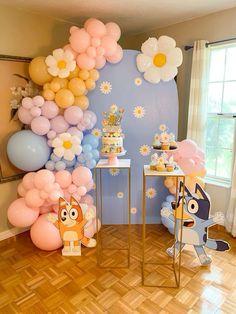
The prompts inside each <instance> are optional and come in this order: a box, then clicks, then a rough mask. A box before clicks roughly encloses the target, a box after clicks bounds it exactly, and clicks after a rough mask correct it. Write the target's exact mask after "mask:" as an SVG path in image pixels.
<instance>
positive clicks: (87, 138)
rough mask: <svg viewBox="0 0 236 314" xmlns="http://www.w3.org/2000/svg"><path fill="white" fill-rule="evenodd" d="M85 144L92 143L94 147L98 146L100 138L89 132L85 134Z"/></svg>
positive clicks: (83, 142)
mask: <svg viewBox="0 0 236 314" xmlns="http://www.w3.org/2000/svg"><path fill="white" fill-rule="evenodd" d="M85 144H90V145H91V146H92V148H97V147H98V145H99V140H98V138H97V137H96V136H94V135H93V134H87V135H85V136H84V138H83V141H82V145H85Z"/></svg>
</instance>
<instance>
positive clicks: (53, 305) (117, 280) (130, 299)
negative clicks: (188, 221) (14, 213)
mask: <svg viewBox="0 0 236 314" xmlns="http://www.w3.org/2000/svg"><path fill="white" fill-rule="evenodd" d="M124 229H125V227H124V226H106V227H105V231H104V234H103V235H104V237H103V244H104V245H107V246H114V245H115V243H116V245H117V247H118V246H120V247H122V248H124V247H125V240H126V237H125V236H124V234H123V232H124V231H125V230H124ZM210 236H212V237H214V238H222V239H225V240H227V241H229V242H230V244H231V250H230V251H228V252H224V253H220V252H215V251H210V250H208V253H209V254H210V255H211V257H212V260H213V261H212V264H211V265H210V266H208V267H201V266H199V263H198V260H197V258H196V257H195V255H194V252H193V251H191V250H185V251H184V253H183V258H182V261H183V267H182V277H181V287H180V289H176V288H150V287H143V286H142V285H141V263H140V261H141V226H131V244H132V245H131V265H130V268H129V269H127V268H116V269H111V268H110V269H109V268H107V269H103V268H99V267H97V265H96V250H95V249H88V248H83V249H82V256H81V257H63V256H62V255H61V251H60V250H57V251H54V252H43V251H40V250H38V249H37V248H36V247H35V246H34V245H33V244H32V242H31V240H30V237H29V233H28V232H26V233H23V234H21V235H18V236H16V237H14V238H11V239H8V240H5V241H2V242H0V313H6V314H11V313H30V314H33V313H35V314H41V313H58V314H59V313H90V314H99V313H114V314H116V313H117V314H121V313H147V314H148V313H161V314H164V313H171V314H179V313H180V314H183V313H189V314H195V313H207V314H209V313H217V314H220V313H230V314H232V313H236V239H233V238H232V237H231V236H230V235H228V234H227V233H226V232H223V231H219V230H211V231H210ZM147 239H148V241H147V242H148V243H149V244H148V246H147V248H146V254H147V259H149V260H155V259H157V258H164V259H167V260H168V257H167V256H166V254H165V252H164V251H165V249H166V248H167V247H168V246H169V245H171V244H172V236H171V235H170V234H169V233H168V232H167V231H166V229H165V228H164V227H163V226H160V225H150V226H148V228H147ZM123 255H124V254H123V253H122V252H117V251H111V250H105V251H104V256H105V258H104V263H105V264H106V265H113V263H114V262H115V263H118V264H120V265H122V263H124V262H125V255H124V256H123ZM152 270H155V271H154V272H149V271H148V270H147V271H146V272H147V273H146V275H147V276H148V277H147V278H148V280H150V281H151V282H155V280H158V281H159V282H162V283H167V282H169V281H171V280H172V279H171V276H173V275H172V272H171V271H170V270H168V269H167V270H166V269H165V268H164V267H163V266H158V267H155V266H154V269H152Z"/></svg>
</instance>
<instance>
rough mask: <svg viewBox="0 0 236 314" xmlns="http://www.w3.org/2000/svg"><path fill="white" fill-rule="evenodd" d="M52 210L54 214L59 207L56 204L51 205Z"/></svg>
mask: <svg viewBox="0 0 236 314" xmlns="http://www.w3.org/2000/svg"><path fill="white" fill-rule="evenodd" d="M52 210H53V211H54V213H58V211H59V206H58V204H54V205H52Z"/></svg>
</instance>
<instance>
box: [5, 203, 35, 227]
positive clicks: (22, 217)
mask: <svg viewBox="0 0 236 314" xmlns="http://www.w3.org/2000/svg"><path fill="white" fill-rule="evenodd" d="M38 216H39V208H31V207H29V206H27V205H26V203H25V199H24V198H23V197H22V198H18V199H17V200H15V201H14V202H13V203H11V205H10V206H9V208H8V211H7V217H8V220H9V221H10V223H11V224H12V225H13V226H15V227H19V228H24V227H29V226H31V225H32V224H33V223H34V222H35V221H36V219H37V218H38Z"/></svg>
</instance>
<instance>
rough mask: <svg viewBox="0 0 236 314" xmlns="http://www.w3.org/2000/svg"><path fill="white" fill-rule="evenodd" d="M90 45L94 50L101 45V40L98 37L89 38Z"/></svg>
mask: <svg viewBox="0 0 236 314" xmlns="http://www.w3.org/2000/svg"><path fill="white" fill-rule="evenodd" d="M91 45H92V46H93V47H95V48H97V47H98V46H100V45H101V39H100V38H99V37H93V38H91Z"/></svg>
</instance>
